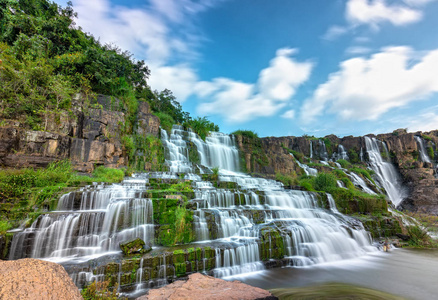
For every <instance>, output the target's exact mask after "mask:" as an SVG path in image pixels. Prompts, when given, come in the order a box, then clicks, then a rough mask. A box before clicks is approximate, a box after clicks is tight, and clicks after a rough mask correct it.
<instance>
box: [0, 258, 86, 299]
mask: <svg viewBox="0 0 438 300" xmlns="http://www.w3.org/2000/svg"><path fill="white" fill-rule="evenodd" d="M0 299H3V300H16V299H22V300H25V299H29V300H31V299H32V300H39V299H41V300H45V299H58V300H64V299H65V300H67V299H68V300H75V299H78V300H79V299H82V296H81V294H80V293H79V290H78V288H77V287H76V286H75V285H74V283H73V281H72V280H71V278H70V277H69V276H68V274H67V272H66V271H65V270H64V268H63V267H62V266H61V265H58V264H56V263H52V262H47V261H42V260H38V259H31V258H26V259H20V260H16V261H0Z"/></svg>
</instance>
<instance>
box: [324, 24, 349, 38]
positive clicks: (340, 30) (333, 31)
mask: <svg viewBox="0 0 438 300" xmlns="http://www.w3.org/2000/svg"><path fill="white" fill-rule="evenodd" d="M347 32H348V28H346V27H342V26H338V25H334V26H332V27H330V28H329V29H328V30H327V32H326V33H325V34H324V35H323V36H322V38H323V39H324V40H328V41H333V40H336V39H337V38H338V37H340V36H342V35H344V34H346V33H347Z"/></svg>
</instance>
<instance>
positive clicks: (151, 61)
mask: <svg viewBox="0 0 438 300" xmlns="http://www.w3.org/2000/svg"><path fill="white" fill-rule="evenodd" d="M222 1H225V0H206V1H202V2H200V1H196V0H150V1H148V2H146V5H143V6H137V7H135V8H129V7H127V6H122V5H114V4H111V1H109V0H93V1H88V0H73V4H74V9H75V11H76V12H78V15H79V18H78V20H77V24H78V25H79V26H81V27H82V28H83V30H84V31H85V32H90V33H92V34H93V36H95V37H96V38H98V39H99V40H100V41H101V42H102V43H103V44H106V43H114V44H116V45H117V46H119V47H120V48H121V49H123V50H129V51H130V52H132V53H133V54H134V55H135V57H136V58H138V59H144V60H145V61H146V63H147V64H148V65H149V68H150V69H151V77H150V79H149V82H148V83H149V84H150V85H151V87H152V89H154V90H155V89H156V90H163V89H164V88H168V89H170V90H172V91H173V93H174V95H175V96H176V97H177V100H178V101H179V102H183V101H184V100H186V98H187V97H188V96H189V95H190V94H191V93H193V87H194V86H195V84H196V82H197V75H196V71H195V70H194V69H193V68H191V67H190V66H189V65H187V64H181V63H180V64H172V63H170V61H171V60H172V61H175V60H176V59H179V60H180V61H186V62H189V61H192V60H193V58H196V57H198V53H197V51H196V49H197V43H199V41H200V40H202V37H201V36H200V35H199V32H197V31H196V29H194V28H193V19H194V16H195V15H196V14H198V13H200V12H202V11H205V10H207V9H209V8H211V7H213V6H214V5H217V4H218V3H219V2H222ZM175 28H177V30H179V31H180V32H179V33H177V32H176V31H175ZM181 33H182V34H181Z"/></svg>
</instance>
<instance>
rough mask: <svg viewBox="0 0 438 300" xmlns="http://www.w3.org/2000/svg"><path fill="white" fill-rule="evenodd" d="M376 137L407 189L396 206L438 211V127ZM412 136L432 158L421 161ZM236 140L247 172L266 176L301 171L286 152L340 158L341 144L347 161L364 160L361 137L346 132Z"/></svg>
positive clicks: (364, 149) (321, 157)
mask: <svg viewBox="0 0 438 300" xmlns="http://www.w3.org/2000/svg"><path fill="white" fill-rule="evenodd" d="M369 136H370V137H376V138H377V139H379V140H381V141H384V142H385V143H386V145H387V148H388V153H386V151H385V150H384V149H381V153H382V157H383V156H385V155H387V156H388V157H384V158H385V159H387V160H389V161H391V162H392V163H393V164H394V165H395V166H396V168H397V169H398V170H399V172H400V174H401V176H402V179H403V184H404V185H405V186H406V187H407V188H408V189H409V196H408V197H407V198H406V199H405V200H404V201H403V202H402V203H401V204H400V205H399V207H398V208H399V209H406V210H410V211H414V212H423V213H428V214H433V215H438V179H437V178H436V177H435V176H436V173H437V170H436V169H435V167H434V166H436V161H437V159H436V158H438V151H437V150H438V149H437V145H438V131H431V132H426V133H422V132H415V133H407V132H406V131H405V130H403V129H399V130H395V131H394V132H392V133H389V134H380V135H378V136H374V135H369ZM415 136H418V137H421V139H422V141H423V148H424V149H423V152H426V153H427V154H428V156H429V158H430V160H431V162H430V163H429V162H424V161H422V160H421V156H420V150H421V149H420V148H421V147H420V145H419V143H418V142H417V140H416V138H415ZM236 140H237V144H238V146H239V149H240V150H241V151H242V152H243V154H242V158H243V160H244V165H245V167H246V169H247V171H249V172H253V173H261V174H263V175H265V176H268V177H273V175H274V174H276V173H277V172H278V173H282V174H285V175H290V174H293V173H295V174H297V175H301V174H302V170H301V168H300V167H299V166H298V165H297V163H296V161H295V160H294V158H293V157H292V156H291V155H290V154H289V152H290V151H296V152H298V153H300V154H301V155H305V156H306V157H312V158H313V159H314V160H316V161H318V160H324V159H333V160H335V161H336V160H337V159H339V158H340V155H339V152H340V151H341V146H342V147H343V149H344V151H345V153H347V155H348V157H349V160H350V162H352V163H360V162H361V161H366V160H367V153H366V144H365V138H364V137H353V136H346V137H343V138H338V137H336V136H334V135H328V136H326V137H324V138H320V139H316V138H314V137H308V136H302V137H294V136H289V137H266V138H262V139H258V140H257V139H249V138H247V137H245V136H237V139H236Z"/></svg>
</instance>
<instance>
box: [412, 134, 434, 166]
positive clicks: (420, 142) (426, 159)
mask: <svg viewBox="0 0 438 300" xmlns="http://www.w3.org/2000/svg"><path fill="white" fill-rule="evenodd" d="M414 138H415V140H416V141H417V144H418V146H419V149H420V151H419V152H420V158H421V161H422V162H426V163H430V162H431V160H430V158H429V155H427V151H426V147H425V146H424V140H423V139H422V138H421V137H420V136H418V135H416V136H414Z"/></svg>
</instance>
